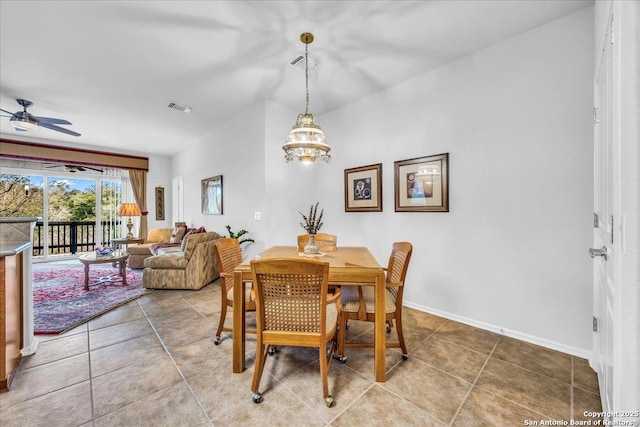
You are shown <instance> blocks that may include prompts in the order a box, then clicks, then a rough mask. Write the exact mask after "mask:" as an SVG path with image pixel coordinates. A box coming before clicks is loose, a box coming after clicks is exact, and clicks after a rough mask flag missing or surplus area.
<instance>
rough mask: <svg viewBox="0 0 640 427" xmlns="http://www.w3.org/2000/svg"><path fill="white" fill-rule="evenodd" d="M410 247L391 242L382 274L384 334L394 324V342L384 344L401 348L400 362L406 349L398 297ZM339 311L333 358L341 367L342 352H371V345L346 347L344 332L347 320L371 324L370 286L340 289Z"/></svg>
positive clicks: (372, 311)
mask: <svg viewBox="0 0 640 427" xmlns="http://www.w3.org/2000/svg"><path fill="white" fill-rule="evenodd" d="M412 252H413V246H412V245H411V243H409V242H395V243H394V244H393V249H392V251H391V256H390V257H389V263H388V265H387V267H386V268H383V270H385V273H386V278H385V281H386V295H385V312H386V321H387V324H388V326H387V332H390V331H391V326H392V325H393V320H394V319H395V320H396V330H397V333H398V342H395V343H393V342H392V343H390V342H388V341H387V343H386V346H387V348H401V349H402V359H403V360H407V359H408V358H409V356H408V352H407V346H406V344H405V342H404V336H403V334H402V295H403V293H404V280H405V277H406V275H407V268H408V267H409V260H410V259H411V253H412ZM341 295H342V298H341V302H342V308H341V310H340V316H339V319H338V351H337V357H338V358H339V360H340V361H341V362H342V363H344V362H346V360H347V357H346V356H345V354H344V349H345V348H349V347H358V348H371V347H373V346H374V345H373V343H347V342H345V341H346V329H347V322H348V321H349V320H363V321H367V322H375V310H374V308H375V297H374V289H373V287H372V286H342V292H341Z"/></svg>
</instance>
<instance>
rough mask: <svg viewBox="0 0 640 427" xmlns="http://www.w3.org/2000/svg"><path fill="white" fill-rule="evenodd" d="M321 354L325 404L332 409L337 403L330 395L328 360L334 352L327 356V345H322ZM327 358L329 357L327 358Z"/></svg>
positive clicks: (321, 374)
mask: <svg viewBox="0 0 640 427" xmlns="http://www.w3.org/2000/svg"><path fill="white" fill-rule="evenodd" d="M331 345H332V346H333V345H334V344H333V343H331ZM319 352H320V376H321V377H322V395H323V397H324V403H325V404H326V405H327V407H329V408H331V407H332V406H333V405H335V403H336V402H335V401H334V400H333V396H331V395H330V394H329V380H328V378H327V376H328V373H329V360H327V359H328V358H329V359H330V358H331V357H332V355H333V351H329V354H327V347H326V345H321V346H320V348H319ZM327 356H329V357H328V358H327Z"/></svg>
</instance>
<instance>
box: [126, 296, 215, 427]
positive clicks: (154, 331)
mask: <svg viewBox="0 0 640 427" xmlns="http://www.w3.org/2000/svg"><path fill="white" fill-rule="evenodd" d="M180 298H181V299H183V300H184V298H182V296H180ZM185 302H186V303H187V304H188V303H189V302H188V301H186V300H185ZM139 305H140V304H139ZM140 310H142V313H143V314H144V317H145V319H147V322H149V326H151V329H153V333H154V334H156V337H157V338H158V341H160V345H162V348H163V349H164V351H165V353H167V356H169V359H171V363H173V366H175V368H176V370H177V371H178V374H179V375H180V378H182V382H183V383H184V384H185V385H186V387H187V389H188V390H189V392H190V393H191V395H192V396H193V398H194V399H195V401H196V403H197V404H198V407H199V408H200V410H201V411H202V413H203V414H204V416H205V417H206V419H207V421H209V424H210V425H212V426H213V425H214V424H213V421H212V420H211V418H209V414H207V411H206V410H205V409H204V407H203V406H202V402H200V399H198V396H197V395H196V393H195V392H194V391H193V389H192V388H191V384H189V382H188V381H187V379H186V378H185V376H184V374H183V373H182V371H181V370H180V368H179V367H178V364H177V363H176V361H175V359H174V358H173V356H172V355H171V352H169V349H168V348H167V346H166V344H165V343H164V341H163V340H162V338H161V337H160V334H159V333H158V331H157V330H156V328H155V326H154V325H153V323H152V322H151V320H150V319H149V317H148V316H147V312H146V311H144V308H143V307H142V305H140ZM196 311H197V310H196Z"/></svg>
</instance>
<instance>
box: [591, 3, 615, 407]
mask: <svg viewBox="0 0 640 427" xmlns="http://www.w3.org/2000/svg"><path fill="white" fill-rule="evenodd" d="M611 23H612V15H610V18H609V25H608V27H607V32H606V35H605V40H601V41H600V42H601V43H602V46H603V50H602V54H601V57H600V59H599V67H598V69H597V72H596V79H595V93H594V99H595V110H594V126H595V127H594V135H595V138H594V139H595V141H594V189H595V194H594V233H593V245H594V246H593V249H591V250H590V253H591V255H592V256H593V257H594V267H593V268H594V272H593V273H594V274H593V277H594V295H593V300H594V338H593V359H594V360H593V362H594V364H595V366H594V368H595V369H596V371H597V372H598V379H599V383H600V395H601V399H602V405H603V410H604V411H611V410H612V407H613V406H612V405H613V379H614V372H613V366H614V331H615V329H616V325H615V319H616V315H615V310H616V305H615V297H616V295H615V293H616V286H615V285H616V282H615V280H616V278H615V274H614V273H615V259H616V257H617V255H618V254H617V253H616V251H615V249H614V221H615V217H614V185H615V182H614V175H615V173H616V170H617V168H616V159H615V155H616V153H615V152H614V151H617V150H614V138H615V135H614V132H615V122H614V120H613V117H614V108H615V105H614V90H613V88H614V86H613V85H614V76H613V72H612V69H613V68H612V67H613V55H612V44H611V40H612V39H611V31H612V26H611ZM596 330H597V331H596Z"/></svg>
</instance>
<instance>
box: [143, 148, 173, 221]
mask: <svg viewBox="0 0 640 427" xmlns="http://www.w3.org/2000/svg"><path fill="white" fill-rule="evenodd" d="M147 157H149V173H148V174H147V211H148V212H149V213H148V214H147V229H148V230H151V229H152V228H167V227H171V226H172V225H173V223H172V222H171V200H172V198H171V158H170V157H167V156H157V155H148V156H147ZM156 187H163V188H164V197H165V199H164V220H156Z"/></svg>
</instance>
